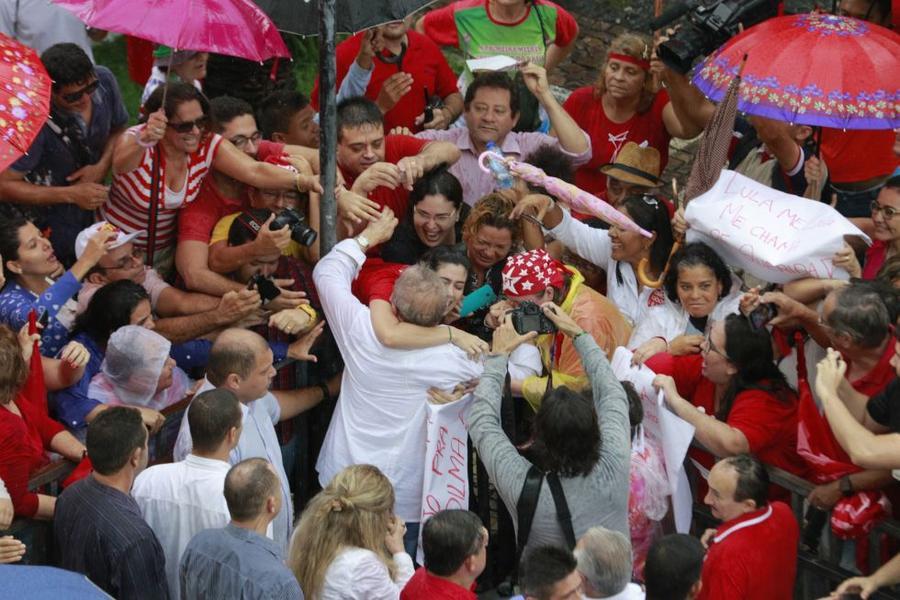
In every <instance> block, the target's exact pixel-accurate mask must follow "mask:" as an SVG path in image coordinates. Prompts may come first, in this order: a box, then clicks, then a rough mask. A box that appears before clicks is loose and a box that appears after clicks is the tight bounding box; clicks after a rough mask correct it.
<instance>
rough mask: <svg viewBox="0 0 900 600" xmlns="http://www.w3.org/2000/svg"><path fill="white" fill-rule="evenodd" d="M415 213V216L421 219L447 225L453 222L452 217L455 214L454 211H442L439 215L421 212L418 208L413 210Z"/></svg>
mask: <svg viewBox="0 0 900 600" xmlns="http://www.w3.org/2000/svg"><path fill="white" fill-rule="evenodd" d="M413 212H415V213H416V216H417V217H419V218H420V219H422V220H423V221H434V222H435V223H437V224H438V225H449V224H450V223H452V222H453V217H454V216H455V215H456V211H455V210H454V211H453V212H449V213H443V214H440V215H430V214H428V213H426V212H422V211H421V210H419V209H418V208H417V209H415V211H413Z"/></svg>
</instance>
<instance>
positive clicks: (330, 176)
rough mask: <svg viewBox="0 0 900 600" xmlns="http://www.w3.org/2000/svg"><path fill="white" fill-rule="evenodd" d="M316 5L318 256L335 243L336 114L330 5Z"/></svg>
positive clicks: (329, 0)
mask: <svg viewBox="0 0 900 600" xmlns="http://www.w3.org/2000/svg"><path fill="white" fill-rule="evenodd" d="M318 3H319V140H320V141H319V164H320V169H321V175H320V176H321V179H322V190H323V192H324V193H323V194H322V198H321V200H320V204H319V219H320V225H319V226H320V228H321V230H322V231H320V232H319V233H320V235H321V241H320V249H319V252H320V255H321V256H325V255H326V254H327V253H328V252H329V251H330V250H331V248H332V247H333V246H334V244H335V243H336V242H337V204H336V202H335V198H334V184H335V180H336V174H337V173H336V170H337V123H336V121H337V113H336V106H335V104H336V102H335V91H334V87H335V56H334V3H335V0H318Z"/></svg>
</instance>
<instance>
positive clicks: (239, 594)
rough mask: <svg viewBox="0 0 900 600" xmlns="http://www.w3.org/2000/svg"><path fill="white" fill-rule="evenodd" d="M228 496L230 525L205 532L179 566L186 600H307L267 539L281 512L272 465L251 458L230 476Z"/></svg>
mask: <svg viewBox="0 0 900 600" xmlns="http://www.w3.org/2000/svg"><path fill="white" fill-rule="evenodd" d="M224 493H225V502H226V503H227V504H228V512H229V513H230V514H231V522H229V523H228V525H227V526H226V527H225V528H224V529H207V530H205V531H201V532H200V533H198V534H197V535H196V536H194V538H193V539H192V540H191V541H190V543H189V544H188V545H187V548H185V550H184V555H183V556H182V557H181V564H180V565H179V572H180V582H181V597H182V598H183V599H184V600H194V599H200V598H267V599H271V600H293V599H296V598H300V599H302V598H303V592H301V591H300V584H299V583H297V578H296V577H294V574H293V573H291V571H290V570H289V569H288V568H287V567H286V566H285V565H284V553H283V551H282V549H281V548H280V547H279V545H278V544H276V543H275V542H273V541H272V540H270V539H269V538H267V537H265V535H266V529H267V528H268V526H269V523H271V522H272V521H273V520H274V519H275V518H276V516H277V515H278V514H279V513H280V512H281V503H282V502H283V496H282V494H281V484H280V482H279V476H278V473H276V472H275V469H273V468H272V465H271V464H270V463H269V462H268V461H267V460H264V459H262V458H249V459H247V460H245V461H241V462H239V463H238V464H236V465H234V466H233V467H231V469H230V470H229V471H228V474H227V475H226V476H225V488H224Z"/></svg>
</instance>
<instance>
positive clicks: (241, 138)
mask: <svg viewBox="0 0 900 600" xmlns="http://www.w3.org/2000/svg"><path fill="white" fill-rule="evenodd" d="M261 139H262V134H261V133H260V132H258V131H255V132H253V135H251V136H250V137H247V136H246V135H236V136H234V137H233V138H231V139H230V140H229V141H230V142H231V143H232V144H234V145H235V147H236V148H237V149H238V150H243V149H244V148H246V147H247V144H249V143H251V142H252V143H254V144H258V143H259V140H261Z"/></svg>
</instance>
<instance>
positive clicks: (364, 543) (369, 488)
mask: <svg viewBox="0 0 900 600" xmlns="http://www.w3.org/2000/svg"><path fill="white" fill-rule="evenodd" d="M393 515H394V487H393V486H392V485H391V482H390V481H389V480H388V478H387V477H385V475H384V473H382V472H381V471H380V470H379V469H378V467H373V466H372V465H353V466H350V467H347V468H346V469H344V470H342V471H341V472H340V473H338V474H337V475H335V476H334V479H332V480H331V483H329V484H328V486H327V487H326V488H325V489H324V490H322V491H321V492H319V493H318V494H316V496H315V497H314V498H313V499H312V500H311V501H310V502H309V504H308V505H307V506H306V510H304V511H303V515H302V516H301V517H300V523H299V524H298V525H297V528H296V529H295V530H294V534H293V536H292V538H291V549H290V553H289V554H288V567H290V569H291V570H292V571H293V572H294V576H295V577H296V578H297V581H298V582H300V587H301V588H302V589H303V594H304V596H305V597H306V598H309V599H312V600H315V599H316V598H318V597H319V595H320V593H321V591H322V584H323V583H324V581H325V572H326V571H327V570H328V567H329V565H331V562H332V561H333V560H334V559H335V557H336V556H337V555H338V553H339V552H340V551H341V549H343V548H349V547H356V548H365V549H366V550H371V551H372V552H374V553H375V554H377V555H378V558H380V559H381V562H383V563H384V564H385V566H386V567H387V568H388V571H389V572H390V575H391V579H393V578H394V576H395V574H396V566H395V565H394V560H393V558H392V556H391V553H390V552H389V551H388V549H387V545H386V542H385V536H386V535H387V532H388V528H389V527H390V523H391V518H392V517H393Z"/></svg>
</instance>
